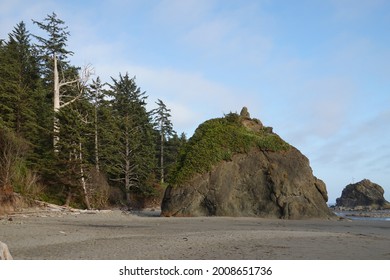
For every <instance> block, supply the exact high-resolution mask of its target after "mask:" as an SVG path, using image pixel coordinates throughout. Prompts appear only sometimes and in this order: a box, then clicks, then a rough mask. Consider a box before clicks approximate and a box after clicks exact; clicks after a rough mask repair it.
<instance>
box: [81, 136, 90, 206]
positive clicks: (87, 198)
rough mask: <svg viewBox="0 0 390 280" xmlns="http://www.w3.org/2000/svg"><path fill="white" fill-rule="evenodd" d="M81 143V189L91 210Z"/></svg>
mask: <svg viewBox="0 0 390 280" xmlns="http://www.w3.org/2000/svg"><path fill="white" fill-rule="evenodd" d="M81 148H82V147H81V142H79V159H80V177H81V187H82V188H83V196H84V202H85V206H86V207H87V209H88V210H89V209H91V204H90V203H89V197H88V190H87V184H86V183H85V175H84V168H83V152H82V149H81Z"/></svg>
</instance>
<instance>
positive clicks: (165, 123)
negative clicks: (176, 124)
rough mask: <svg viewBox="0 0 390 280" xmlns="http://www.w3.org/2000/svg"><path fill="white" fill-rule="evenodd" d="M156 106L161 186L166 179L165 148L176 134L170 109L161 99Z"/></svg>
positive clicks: (155, 118)
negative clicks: (166, 143) (168, 140)
mask: <svg viewBox="0 0 390 280" xmlns="http://www.w3.org/2000/svg"><path fill="white" fill-rule="evenodd" d="M156 104H157V106H158V107H157V108H156V109H155V110H153V114H154V122H155V127H156V129H157V131H158V133H159V136H160V137H159V138H160V143H159V144H160V182H161V184H163V183H164V179H165V172H164V146H165V142H166V141H167V139H169V137H170V136H172V135H174V134H175V131H174V130H173V125H172V122H171V120H170V117H171V114H170V112H171V110H170V109H168V108H167V106H166V105H165V104H164V102H162V101H161V100H160V99H158V102H156Z"/></svg>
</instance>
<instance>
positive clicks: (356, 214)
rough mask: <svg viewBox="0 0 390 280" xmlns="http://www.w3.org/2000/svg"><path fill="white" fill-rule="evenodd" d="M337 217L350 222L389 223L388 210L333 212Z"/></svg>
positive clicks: (389, 214)
mask: <svg viewBox="0 0 390 280" xmlns="http://www.w3.org/2000/svg"><path fill="white" fill-rule="evenodd" d="M333 212H334V213H335V214H336V215H337V216H339V217H343V218H346V219H351V220H366V221H389V222H390V211H389V210H378V211H333Z"/></svg>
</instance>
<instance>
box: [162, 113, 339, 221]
mask: <svg viewBox="0 0 390 280" xmlns="http://www.w3.org/2000/svg"><path fill="white" fill-rule="evenodd" d="M247 116H248V114H245V117H244V118H243V116H238V115H237V116H234V115H229V116H225V118H222V119H214V120H210V121H207V122H206V123H204V124H202V125H201V126H199V128H198V129H197V130H196V132H195V134H194V136H193V137H192V138H191V139H190V140H189V142H188V143H187V145H186V147H185V148H184V151H182V156H181V158H180V160H179V164H178V166H177V167H176V168H177V169H176V172H174V174H175V175H176V177H175V178H176V181H175V180H173V183H172V184H170V185H169V186H168V188H167V190H166V192H165V195H164V198H163V202H162V207H161V208H162V215H163V216H258V217H267V218H283V219H302V218H329V217H333V216H334V214H333V213H332V212H331V211H330V210H329V208H328V206H327V204H326V202H327V199H328V197H327V191H326V186H325V184H324V182H322V181H321V180H319V179H317V178H316V177H315V176H313V172H312V169H311V168H310V165H309V160H308V159H307V158H306V157H305V156H304V155H303V154H302V153H301V152H300V151H299V150H298V149H296V148H294V147H292V146H291V145H289V144H287V143H286V142H285V141H283V140H282V139H281V138H280V137H279V136H278V135H276V134H275V133H273V132H272V131H270V130H269V129H265V128H264V127H263V126H262V125H261V127H260V126H259V125H258V121H257V120H253V124H252V125H249V124H248V117H247ZM243 122H244V124H243ZM220 133H221V134H222V135H220ZM210 158H211V160H210ZM204 161H206V162H208V164H205V166H202V165H201V164H202V163H203V164H204ZM209 161H211V162H209ZM199 165H200V166H199ZM183 174H184V175H183ZM183 177H184V178H183Z"/></svg>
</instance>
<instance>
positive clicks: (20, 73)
mask: <svg viewBox="0 0 390 280" xmlns="http://www.w3.org/2000/svg"><path fill="white" fill-rule="evenodd" d="M8 36H9V39H8V42H7V43H6V44H5V45H4V46H3V47H2V48H1V51H0V62H1V66H0V97H1V101H2V102H1V105H0V111H1V115H2V119H3V122H4V124H6V126H8V127H9V128H12V129H13V130H14V131H15V132H16V133H18V134H19V135H22V136H23V137H24V138H26V139H28V140H30V141H31V140H32V139H33V138H35V136H36V133H37V132H36V128H37V120H36V113H37V99H39V97H38V94H39V92H38V88H39V75H38V67H37V61H36V60H35V57H34V56H33V50H32V46H31V44H30V34H29V32H28V31H27V30H26V26H25V24H24V22H20V23H18V24H17V25H16V27H15V28H14V30H13V31H12V33H10V34H9V35H8Z"/></svg>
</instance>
